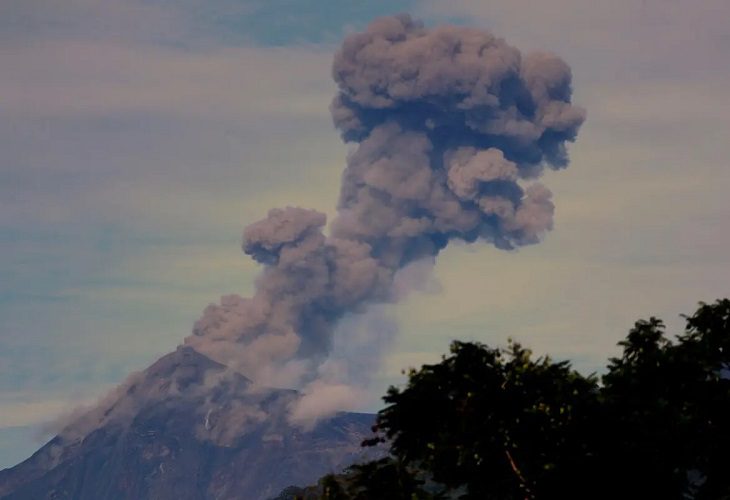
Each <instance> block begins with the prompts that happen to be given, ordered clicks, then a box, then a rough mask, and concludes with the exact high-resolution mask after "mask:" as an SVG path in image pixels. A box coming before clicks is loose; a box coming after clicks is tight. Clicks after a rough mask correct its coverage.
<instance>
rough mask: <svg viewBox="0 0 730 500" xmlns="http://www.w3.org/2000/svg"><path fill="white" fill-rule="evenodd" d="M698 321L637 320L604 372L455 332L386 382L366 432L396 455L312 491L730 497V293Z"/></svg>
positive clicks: (355, 495) (398, 495)
mask: <svg viewBox="0 0 730 500" xmlns="http://www.w3.org/2000/svg"><path fill="white" fill-rule="evenodd" d="M686 321H687V326H686V329H685V331H684V332H683V333H682V334H680V335H678V336H677V337H676V338H675V339H668V338H667V337H666V336H665V333H664V330H665V328H664V324H663V323H662V322H661V321H660V320H658V319H656V318H651V319H649V320H648V321H644V320H642V321H638V322H637V323H636V324H635V326H634V328H633V329H632V330H631V331H630V332H629V334H628V336H627V337H626V339H625V340H624V341H622V342H620V343H619V345H620V346H621V347H622V348H623V352H622V355H621V356H620V357H617V358H613V359H611V360H610V361H609V364H608V367H607V371H606V373H605V374H604V375H603V376H602V377H600V378H599V377H597V376H595V375H590V376H583V375H581V374H579V373H578V372H576V371H575V370H573V369H572V368H571V366H570V364H569V362H567V361H560V362H556V361H553V360H552V359H550V358H549V357H538V358H537V359H534V358H533V357H532V355H531V352H530V351H529V350H528V349H525V348H523V347H522V346H521V345H520V344H518V343H514V342H510V344H509V347H508V348H507V349H505V350H500V349H492V348H489V347H487V346H485V345H482V344H478V343H468V342H454V343H453V344H452V346H451V352H450V354H449V355H448V356H445V357H444V358H443V360H442V361H441V362H440V363H438V364H433V365H425V366H423V367H421V368H420V369H418V370H411V371H410V372H409V380H408V383H407V385H406V386H405V387H404V388H402V389H399V388H395V387H391V388H390V389H389V390H388V393H387V395H386V396H385V398H384V400H385V403H386V407H385V408H384V409H383V410H382V411H380V412H379V414H378V419H377V424H376V426H375V427H374V431H375V436H374V437H373V439H371V440H368V441H366V443H364V444H367V445H373V444H384V445H385V446H388V447H389V450H390V453H389V456H388V457H387V458H384V459H382V460H379V461H374V462H369V463H366V464H363V465H359V466H355V467H353V468H351V469H350V470H349V471H347V472H346V473H344V474H341V475H337V476H328V477H326V478H324V479H323V480H322V481H321V482H320V484H319V486H318V487H317V488H314V489H309V490H308V494H309V496H308V497H307V498H326V499H331V500H334V499H358V500H359V499H363V500H365V499H436V498H465V499H495V500H502V499H504V500H507V499H509V500H512V499H617V498H621V499H642V500H645V499H662V500H673V499H677V500H680V499H697V500H700V499H702V500H704V499H708V500H720V499H730V300H727V299H723V300H718V301H717V302H715V303H714V304H709V305H708V304H700V307H699V309H698V310H697V312H696V313H695V314H694V315H692V316H690V317H686ZM295 497H296V496H293V497H292V498H295Z"/></svg>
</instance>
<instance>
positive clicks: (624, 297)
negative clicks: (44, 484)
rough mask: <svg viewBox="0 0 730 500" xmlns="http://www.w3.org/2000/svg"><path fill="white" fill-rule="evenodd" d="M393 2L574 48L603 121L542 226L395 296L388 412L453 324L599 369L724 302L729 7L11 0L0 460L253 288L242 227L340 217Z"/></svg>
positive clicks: (3, 83)
mask: <svg viewBox="0 0 730 500" xmlns="http://www.w3.org/2000/svg"><path fill="white" fill-rule="evenodd" d="M396 12H410V13H412V14H413V15H414V16H416V17H420V18H422V19H423V20H424V21H425V22H426V23H427V24H429V25H432V24H436V23H440V22H452V23H459V24H472V25H476V26H478V27H481V28H485V29H488V30H491V31H493V32H494V33H495V34H497V35H499V36H502V37H504V38H506V40H507V42H508V43H510V44H512V45H514V46H516V47H518V48H520V49H522V50H526V51H529V50H531V49H542V50H551V51H554V52H556V53H557V54H559V55H560V56H562V57H563V58H564V59H565V60H566V61H567V62H568V63H569V64H570V65H571V67H572V69H573V79H574V87H575V94H574V101H575V102H576V103H578V104H580V105H582V106H583V107H585V108H587V110H588V119H587V121H586V123H585V124H584V126H583V128H582V130H581V133H580V135H579V138H578V142H576V143H575V144H573V145H572V147H571V150H570V153H571V158H572V162H571V165H570V167H569V168H568V169H567V170H565V171H561V172H552V173H548V174H546V179H545V183H546V184H547V185H548V186H549V187H550V189H551V190H552V191H553V193H554V201H555V203H556V205H557V210H556V214H555V229H554V230H553V231H552V232H551V233H549V234H548V235H547V237H546V238H545V241H544V242H542V243H541V244H539V245H535V246H531V247H526V248H523V249H520V250H519V251H516V252H504V251H499V250H496V249H494V248H493V247H490V246H484V245H476V246H474V247H473V248H471V247H469V246H466V245H462V246H458V245H457V246H456V247H450V248H449V249H448V250H447V251H446V252H444V253H443V254H442V255H441V256H440V257H439V260H438V264H437V266H436V269H435V276H434V279H433V282H432V283H430V284H429V286H427V287H426V290H425V291H424V292H423V293H421V294H416V295H413V296H411V297H410V298H409V299H408V300H407V301H406V302H404V303H401V304H399V305H398V307H393V308H390V309H391V310H390V311H389V314H391V315H392V316H393V318H394V319H395V320H397V322H398V324H399V331H400V333H399V334H398V336H397V338H396V341H395V345H393V346H392V347H391V348H389V353H390V354H389V356H388V358H387V359H386V360H385V362H384V366H383V368H382V370H381V372H380V373H379V374H378V376H377V378H376V381H375V384H374V386H373V388H372V400H371V401H370V402H369V403H368V408H369V409H371V410H372V409H377V406H376V403H377V396H378V395H379V394H381V393H382V392H383V391H384V389H385V387H386V386H387V384H388V383H395V382H398V381H399V380H401V378H400V370H401V369H402V368H405V367H408V366H412V365H416V364H420V363H422V362H424V361H431V360H436V359H438V357H439V355H440V353H442V352H444V351H445V350H446V349H447V348H448V343H449V341H450V340H451V339H453V338H460V339H476V340H481V341H483V342H487V343H490V344H502V343H504V342H505V341H506V339H507V337H509V336H511V337H513V338H516V339H518V340H521V341H522V342H524V343H526V344H528V345H530V346H532V347H534V349H535V350H536V351H537V352H540V353H543V352H550V353H551V354H553V355H554V356H555V357H558V358H568V359H572V360H573V361H574V362H575V364H576V366H578V367H579V368H580V369H581V370H585V371H593V370H598V369H600V367H601V365H602V364H603V363H604V361H605V358H606V357H608V356H610V355H613V354H615V353H616V349H615V347H614V346H615V343H616V342H617V341H618V340H619V339H620V338H621V337H622V336H623V335H625V333H626V331H627V330H628V329H629V328H630V327H631V325H632V324H633V322H634V321H635V320H636V319H638V318H640V317H648V316H651V315H655V316H659V317H662V318H664V319H665V320H666V321H667V323H668V324H669V325H670V326H672V327H675V328H679V327H680V326H681V324H682V323H681V320H680V318H679V317H678V315H679V313H688V312H691V311H693V309H694V307H695V305H696V303H697V302H698V301H700V300H704V301H711V300H714V299H715V298H718V297H723V296H728V295H730V290H729V288H730V285H729V284H730V252H728V251H727V248H728V244H729V243H730V235H729V234H728V229H729V228H730V222H729V221H730V200H728V197H727V195H726V192H727V190H728V189H729V188H730V168H729V167H730V165H729V163H730V141H728V131H729V130H730V115H728V109H730V90H729V89H730V29H728V27H727V19H730V2H727V0H616V1H613V2H603V3H596V2H585V1H583V0H541V1H540V2H534V1H528V0H509V1H507V0H473V1H471V0H450V1H448V2H447V1H443V0H442V1H437V0H432V1H417V0H412V1H393V0H390V1H385V0H376V1H373V0H370V1H368V2H341V1H333V0H259V1H255V0H181V1H177V2H168V1H165V0H67V1H65V2H61V3H59V2H53V1H52V0H5V1H3V2H2V3H0V65H1V66H2V73H0V146H1V147H2V151H3V154H2V156H0V467H3V466H8V465H12V464H14V463H15V462H17V461H19V460H21V459H23V458H25V457H26V456H27V455H29V454H30V452H32V451H33V449H34V448H37V447H38V445H39V444H40V443H39V441H38V439H40V438H38V437H37V436H40V435H41V434H42V432H41V431H40V430H39V429H40V428H41V427H42V423H43V422H45V421H48V420H49V419H53V418H54V417H56V416H57V415H59V414H60V413H62V412H64V411H68V410H69V409H71V408H72V407H73V406H74V405H75V404H77V403H78V402H80V401H87V400H89V399H90V398H92V399H93V398H94V397H95V396H98V395H100V394H101V393H102V392H103V390H104V389H106V388H108V387H110V386H112V385H114V384H115V383H118V382H119V381H121V379H122V378H123V377H124V376H125V375H126V374H127V373H128V372H130V371H132V370H137V369H142V368H144V367H145V366H146V365H147V364H149V363H150V362H151V361H153V360H154V359H156V358H157V357H158V356H159V355H161V354H163V353H165V352H167V351H170V350H172V349H174V347H175V346H176V345H177V344H178V343H180V342H181V341H182V339H183V337H185V336H186V335H188V334H189V332H190V329H191V326H192V323H193V321H194V320H195V319H196V318H197V317H199V315H200V313H201V311H202V309H203V308H204V307H205V306H206V305H207V304H208V303H210V302H214V301H217V299H218V297H219V296H220V295H222V294H225V293H231V292H236V293H239V294H242V295H247V294H248V293H249V292H250V291H251V289H252V285H253V279H254V277H255V276H256V273H257V272H258V268H257V266H256V264H255V263H254V262H252V261H251V260H250V259H248V258H246V256H244V255H243V254H242V253H241V251H240V238H241V230H242V228H243V227H244V226H245V225H247V224H248V223H250V222H253V221H255V220H258V219H259V218H261V216H263V215H264V214H265V213H266V211H267V210H268V209H269V208H271V207H275V206H285V205H299V206H303V207H308V208H316V209H318V210H321V211H324V212H328V213H330V214H331V213H332V212H333V208H334V206H335V203H336V197H337V192H338V189H339V184H338V181H337V179H338V175H339V174H338V173H339V172H340V171H341V170H342V168H343V166H344V159H345V155H346V154H347V147H346V146H345V145H343V144H342V142H341V141H340V139H339V137H338V134H337V132H336V131H335V130H334V127H333V126H332V124H331V119H330V115H329V110H328V106H329V102H330V100H331V98H332V96H333V95H334V92H335V86H334V83H333V82H332V80H331V77H330V65H331V60H332V56H333V53H334V51H335V50H336V48H337V46H338V44H339V42H340V40H341V39H342V37H343V36H344V35H345V34H347V33H349V32H352V31H354V30H358V29H361V28H362V27H363V26H365V25H366V24H367V23H368V22H369V21H370V20H372V18H373V17H376V16H378V15H383V14H390V13H396ZM376 338H377V336H376ZM368 408H366V409H368Z"/></svg>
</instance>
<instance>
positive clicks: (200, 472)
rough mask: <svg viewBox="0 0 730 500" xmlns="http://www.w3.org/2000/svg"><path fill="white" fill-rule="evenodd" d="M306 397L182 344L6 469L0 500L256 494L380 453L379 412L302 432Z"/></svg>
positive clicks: (249, 497) (159, 499)
mask: <svg viewBox="0 0 730 500" xmlns="http://www.w3.org/2000/svg"><path fill="white" fill-rule="evenodd" d="M298 397H299V395H298V393H297V392H296V391H292V390H283V389H266V390H261V389H257V388H255V387H254V384H252V382H251V381H250V380H248V379H247V378H245V377H244V376H242V375H240V374H238V373H236V372H233V371H231V370H229V369H228V368H226V367H225V366H223V365H221V364H219V363H216V362H215V361H213V360H211V359H209V358H207V357H206V356H204V355H202V354H200V353H199V352H197V351H195V350H194V349H192V348H190V347H179V348H178V349H177V350H176V351H175V352H173V353H170V354H168V355H166V356H163V357H162V358H160V359H159V360H158V361H157V362H155V363H154V364H152V365H151V366H150V367H149V368H147V369H146V370H144V371H143V372H140V373H137V374H134V375H132V376H130V377H129V379H128V380H127V381H126V382H125V383H124V384H122V385H121V386H120V387H119V388H118V389H116V390H115V391H114V392H113V393H112V394H110V395H109V396H108V397H107V398H106V399H105V400H104V401H102V402H101V403H100V404H99V405H98V406H97V407H95V408H94V409H92V410H89V411H86V412H85V413H83V414H82V415H80V416H78V417H77V418H75V419H74V420H73V421H72V422H71V424H69V425H68V426H66V427H65V429H64V430H63V431H62V432H60V433H59V435H57V436H56V437H54V438H53V439H52V440H51V441H50V442H48V443H47V444H46V445H45V446H43V447H42V448H41V449H40V450H38V451H37V452H36V453H35V454H34V455H33V456H31V457H30V458H29V459H28V460H26V461H24V462H22V463H21V464H19V465H17V466H15V467H12V468H10V469H6V470H3V471H0V499H2V500H20V499H23V500H30V499H33V500H37V499H73V500H87V499H88V500H100V499H106V500H112V499H120V500H122V499H124V500H126V499H129V500H142V499H147V498H149V499H156V500H165V499H175V500H185V499H191V500H192V499H242V500H258V499H266V498H270V497H272V496H275V495H276V494H277V493H278V492H280V491H281V490H282V489H283V488H285V487H287V486H289V485H296V484H298V485H306V484H310V483H312V482H314V481H316V480H317V479H318V478H319V477H320V476H322V475H323V474H326V473H328V472H334V471H338V470H340V469H342V468H343V467H345V466H347V465H349V464H351V463H353V462H355V461H358V460H363V459H366V458H368V457H367V455H368V453H369V454H370V455H371V456H372V455H373V453H374V452H372V451H367V450H365V451H364V450H363V449H362V448H361V447H360V443H361V442H362V440H363V439H364V438H366V437H368V436H369V434H370V426H371V424H372V423H373V420H374V418H373V415H368V414H357V413H340V414H337V415H335V416H334V417H332V418H330V419H328V420H326V421H321V422H319V423H318V424H316V425H315V426H314V427H313V428H312V429H308V430H307V429H302V428H300V427H297V426H293V425H291V424H290V423H289V422H288V420H287V415H288V407H289V405H290V404H291V403H292V401H294V400H296V398H298ZM375 453H377V452H375Z"/></svg>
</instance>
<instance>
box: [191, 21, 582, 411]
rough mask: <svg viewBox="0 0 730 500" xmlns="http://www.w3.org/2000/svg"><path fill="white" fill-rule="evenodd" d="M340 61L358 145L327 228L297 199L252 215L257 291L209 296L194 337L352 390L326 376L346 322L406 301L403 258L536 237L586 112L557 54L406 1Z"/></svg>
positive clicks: (289, 378) (229, 358)
mask: <svg viewBox="0 0 730 500" xmlns="http://www.w3.org/2000/svg"><path fill="white" fill-rule="evenodd" d="M332 74H333V77H334V80H335V82H336V83H337V85H338V89H339V92H338V94H337V96H336V97H335V98H334V101H333V102H332V105H331V112H332V116H333V120H334V123H335V126H336V127H337V129H338V130H339V131H340V133H341V135H342V138H343V140H344V141H346V142H349V143H354V144H355V147H354V149H353V152H352V153H351V154H350V155H349V157H348V159H347V166H346V168H345V170H344V173H343V177H342V188H341V192H340V199H339V203H338V215H337V216H336V217H335V219H334V220H333V221H332V222H331V224H330V226H329V234H325V232H324V230H325V227H326V219H325V215H324V214H321V213H319V212H316V211H313V210H306V209H303V208H295V207H287V208H284V209H273V210H271V211H270V212H269V214H268V216H267V217H266V218H265V219H263V220H261V221H259V222H256V223H254V224H252V225H250V226H248V227H247V228H246V229H245V231H244V235H243V250H244V252H245V253H246V254H248V255H250V256H251V257H252V258H253V259H255V260H256V261H257V262H259V263H261V264H262V265H263V272H262V274H261V275H260V276H259V278H258V279H257V281H256V291H255V294H254V295H253V296H252V297H249V298H242V297H239V296H237V295H231V296H226V297H223V299H222V300H221V302H220V304H217V305H210V306H209V307H208V308H207V309H206V310H205V312H204V313H203V315H202V317H201V318H200V320H199V321H197V322H196V324H195V326H194V329H193V334H192V335H191V336H189V337H188V338H187V339H186V340H185V342H186V344H188V345H191V346H192V347H194V348H195V349H197V350H199V351H201V352H202V353H204V354H207V355H209V356H211V357H212V358H214V359H216V360H218V361H221V362H223V363H225V364H228V365H230V366H232V367H234V368H235V369H237V370H239V371H241V372H242V373H243V374H245V375H246V376H247V377H249V378H251V379H253V380H254V381H257V382H261V383H265V384H271V385H289V386H297V387H300V388H301V387H304V388H305V393H306V392H307V390H306V388H307V387H309V388H310V390H311V391H319V390H320V389H322V391H323V392H321V394H325V395H327V394H331V395H333V397H343V396H344V395H345V394H344V392H345V391H343V390H342V387H341V385H342V381H336V380H335V381H331V382H332V383H331V384H329V385H328V383H329V382H328V380H327V379H326V378H323V377H322V376H321V372H322V370H321V367H322V366H323V365H326V364H325V360H326V359H327V357H328V355H329V353H330V351H331V348H332V345H333V334H334V332H335V331H336V326H337V324H338V321H339V320H340V319H342V318H343V317H344V316H346V315H350V314H352V313H362V312H365V311H366V310H367V309H368V306H370V305H373V304H379V303H387V302H393V301H395V300H397V299H398V297H399V296H400V295H402V284H400V285H398V286H395V285H394V283H396V281H397V280H396V275H397V274H398V272H399V271H400V270H402V269H404V268H406V267H407V266H409V265H410V264H414V263H417V262H420V261H422V260H424V259H431V260H432V259H434V258H435V257H436V256H437V255H438V253H439V252H440V251H441V250H443V249H444V248H445V247H446V246H447V245H448V243H449V242H450V241H452V240H462V241H465V242H469V243H472V242H477V241H481V242H486V243H491V244H492V245H494V246H496V247H497V248H500V249H514V248H517V247H520V246H523V245H528V244H534V243H537V242H538V241H539V240H540V238H541V237H542V235H543V234H544V233H545V232H546V231H548V230H550V229H551V228H552V224H553V212H554V205H553V202H552V199H551V193H550V191H549V190H548V189H547V188H546V187H545V186H543V185H542V184H540V183H538V182H536V179H537V178H538V177H540V176H541V174H542V173H543V172H544V170H545V169H546V168H547V169H561V168H563V167H565V166H566V165H567V164H568V154H567V151H566V143H567V142H571V141H573V140H574V139H575V138H576V135H577V133H578V129H579V128H580V126H581V124H582V122H583V121H584V119H585V111H584V110H583V109H582V108H580V107H578V106H575V105H573V104H572V103H571V72H570V68H569V67H568V65H567V64H566V63H565V62H564V61H562V60H561V59H560V58H558V57H557V56H555V55H552V54H549V53H544V52H535V53H528V54H522V53H520V51H518V50H517V49H515V48H514V47H511V46H509V45H508V44H507V43H506V42H505V41H504V40H502V39H501V38H497V37H495V36H493V35H491V34H489V33H486V32H483V31H481V30H477V29H472V28H464V27H456V26H442V27H435V28H426V27H424V26H423V25H422V24H421V23H419V22H417V21H414V20H412V19H411V18H410V17H409V16H407V15H400V16H396V17H386V18H381V19H378V20H376V21H374V22H373V23H372V24H370V25H369V26H368V28H367V29H366V30H365V32H363V33H357V34H354V35H351V36H349V37H347V38H346V39H345V41H344V43H343V45H342V47H341V48H340V50H339V51H338V52H337V54H336V56H335V60H334V64H333V70H332ZM401 281H402V280H401ZM345 378H346V377H345ZM323 386H324V389H323ZM325 399H326V398H325ZM315 406H316V405H315ZM323 406H325V407H326V406H330V405H327V404H324V405H323ZM293 413H294V414H297V411H296V409H295V411H294V412H293ZM299 413H300V414H306V415H308V417H311V413H312V407H311V404H309V405H308V406H305V407H304V408H300V409H299Z"/></svg>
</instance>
